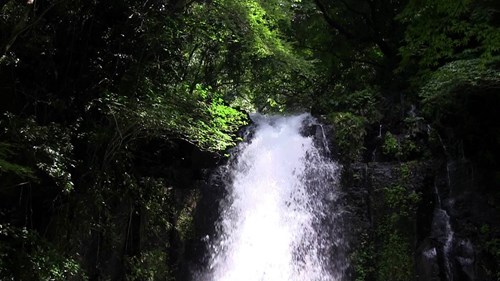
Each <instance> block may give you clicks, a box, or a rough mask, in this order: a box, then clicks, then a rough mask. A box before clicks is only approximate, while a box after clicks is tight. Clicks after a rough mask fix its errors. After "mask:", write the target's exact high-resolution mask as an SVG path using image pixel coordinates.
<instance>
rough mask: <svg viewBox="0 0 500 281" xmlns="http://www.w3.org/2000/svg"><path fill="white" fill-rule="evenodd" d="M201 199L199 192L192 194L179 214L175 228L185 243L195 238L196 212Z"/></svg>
mask: <svg viewBox="0 0 500 281" xmlns="http://www.w3.org/2000/svg"><path fill="white" fill-rule="evenodd" d="M199 197H200V194H199V192H196V191H193V192H191V194H190V196H188V198H187V200H186V202H185V204H184V206H183V208H182V209H181V210H180V211H179V213H178V216H177V221H176V226H175V228H176V230H177V232H178V233H179V235H180V237H181V239H182V240H183V241H186V240H188V239H192V238H193V237H194V234H195V233H194V211H195V208H196V203H197V202H198V200H199Z"/></svg>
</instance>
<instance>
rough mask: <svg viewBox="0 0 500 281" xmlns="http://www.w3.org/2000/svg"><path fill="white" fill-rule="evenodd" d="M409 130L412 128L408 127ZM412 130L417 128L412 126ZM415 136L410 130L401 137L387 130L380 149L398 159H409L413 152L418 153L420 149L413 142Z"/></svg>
mask: <svg viewBox="0 0 500 281" xmlns="http://www.w3.org/2000/svg"><path fill="white" fill-rule="evenodd" d="M410 124H411V122H410ZM409 130H410V131H411V130H412V128H409ZM413 130H418V129H416V128H413ZM415 138H416V137H415V136H414V135H412V134H411V132H410V133H409V134H406V135H404V136H403V137H399V136H395V135H393V134H392V133H391V132H387V133H386V134H385V136H384V143H383V144H382V150H383V152H384V154H385V155H387V156H390V157H392V158H395V159H397V160H399V161H405V160H409V159H410V158H411V157H412V155H413V154H415V153H419V152H420V151H421V150H422V148H420V147H418V146H417V144H416V143H415V141H414V139H415Z"/></svg>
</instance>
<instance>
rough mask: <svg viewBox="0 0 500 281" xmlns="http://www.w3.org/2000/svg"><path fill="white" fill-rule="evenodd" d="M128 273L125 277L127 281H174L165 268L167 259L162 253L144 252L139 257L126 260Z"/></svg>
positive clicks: (157, 251)
mask: <svg viewBox="0 0 500 281" xmlns="http://www.w3.org/2000/svg"><path fill="white" fill-rule="evenodd" d="M126 262H127V265H128V267H129V273H128V274H127V276H126V277H125V280H127V281H129V280H130V281H135V280H144V281H156V280H165V281H169V280H174V279H172V278H171V277H170V276H171V274H170V272H169V270H168V267H167V257H166V254H165V252H164V251H161V250H152V251H145V252H143V253H141V254H140V256H135V257H131V258H128V259H127V261H126Z"/></svg>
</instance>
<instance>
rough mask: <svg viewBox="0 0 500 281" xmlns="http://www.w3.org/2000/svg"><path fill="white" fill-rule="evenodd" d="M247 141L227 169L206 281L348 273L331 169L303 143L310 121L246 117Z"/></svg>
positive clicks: (280, 280)
mask: <svg viewBox="0 0 500 281" xmlns="http://www.w3.org/2000/svg"><path fill="white" fill-rule="evenodd" d="M252 119H253V120H254V123H255V124H256V127H255V129H254V131H253V135H252V138H251V139H250V140H249V141H248V142H246V143H242V144H240V146H239V148H238V153H236V154H235V155H233V156H232V157H233V160H232V161H231V163H232V165H231V166H230V168H229V169H228V175H227V176H226V177H227V181H228V184H227V187H226V188H227V191H228V195H227V198H225V200H223V202H222V206H221V212H222V214H221V219H220V221H219V225H218V233H217V237H215V238H214V239H212V241H211V245H210V251H211V253H210V254H211V257H210V261H209V268H208V269H207V273H205V274H204V276H203V278H200V279H203V280H212V281H327V280H328V281H330V280H331V281H333V280H336V281H340V280H343V278H344V271H345V268H346V266H347V265H346V264H347V263H346V257H345V243H344V239H343V237H342V233H343V231H342V229H341V226H340V222H339V223H336V221H337V220H340V216H339V210H338V209H339V208H340V207H338V206H336V200H337V198H338V194H339V191H338V184H337V174H338V173H337V171H338V166H337V164H336V163H334V162H333V161H331V160H330V159H328V158H327V157H325V156H324V155H322V154H324V151H326V150H327V148H326V147H323V148H321V147H319V148H318V147H317V145H316V143H318V146H321V144H322V141H323V140H321V141H319V142H315V141H314V139H313V137H312V136H303V135H301V130H302V129H303V128H304V126H306V127H309V128H310V126H311V125H312V124H315V120H314V119H313V118H312V117H311V116H310V115H309V114H302V115H297V116H289V117H277V116H262V115H254V116H252Z"/></svg>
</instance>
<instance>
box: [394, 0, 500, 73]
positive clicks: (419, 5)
mask: <svg viewBox="0 0 500 281" xmlns="http://www.w3.org/2000/svg"><path fill="white" fill-rule="evenodd" d="M496 12H498V11H496ZM494 14H495V8H494V4H493V1H491V2H488V1H471V0H459V1H455V0H437V1H435V0H425V1H417V0H411V1H409V3H408V5H407V6H406V8H405V9H404V11H403V12H402V13H401V14H400V15H399V16H398V19H399V20H400V21H402V22H403V23H405V24H407V25H408V27H407V29H406V34H405V43H406V44H405V45H404V46H402V48H401V49H400V51H401V54H402V56H403V63H404V64H408V63H412V58H413V57H414V56H416V57H418V58H419V63H420V64H421V65H422V66H424V67H427V66H432V67H435V66H438V65H440V64H441V62H442V61H450V60H456V59H460V58H464V57H471V56H474V57H477V56H480V57H481V59H482V61H483V62H484V61H485V62H487V61H489V60H491V59H492V58H493V57H494V56H496V55H498V54H499V52H500V29H499V27H498V26H495V25H494V24H493V18H494Z"/></svg>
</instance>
